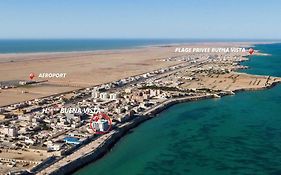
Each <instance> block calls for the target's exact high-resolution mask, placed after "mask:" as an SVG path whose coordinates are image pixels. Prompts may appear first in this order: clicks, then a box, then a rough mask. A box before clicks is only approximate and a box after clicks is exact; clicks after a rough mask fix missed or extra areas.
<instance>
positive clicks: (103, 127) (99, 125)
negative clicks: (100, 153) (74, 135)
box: [92, 119, 109, 132]
mask: <svg viewBox="0 0 281 175" xmlns="http://www.w3.org/2000/svg"><path fill="white" fill-rule="evenodd" d="M92 126H93V128H94V129H95V130H96V131H101V132H105V131H107V130H108V128H109V123H108V121H107V120H104V119H101V120H98V121H95V122H93V124H92Z"/></svg>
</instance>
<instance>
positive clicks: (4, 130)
mask: <svg viewBox="0 0 281 175" xmlns="http://www.w3.org/2000/svg"><path fill="white" fill-rule="evenodd" d="M1 133H2V134H5V135H8V136H10V137H17V136H18V130H17V128H15V127H4V128H2V129H1Z"/></svg>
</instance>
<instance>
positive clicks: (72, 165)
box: [31, 61, 281, 174]
mask: <svg viewBox="0 0 281 175" xmlns="http://www.w3.org/2000/svg"><path fill="white" fill-rule="evenodd" d="M240 62H241V61H240ZM179 64H181V63H179ZM239 69H241V68H238V69H235V70H239ZM235 70H234V72H235V73H239V72H237V71H235ZM242 74H245V73H242ZM264 77H268V79H270V77H271V76H264ZM273 78H277V79H273V82H272V83H270V84H267V83H266V84H265V85H264V86H262V87H258V88H255V87H254V88H253V87H248V88H247V86H244V87H243V86H242V87H241V88H240V89H236V90H233V91H231V90H221V91H220V92H215V91H213V92H212V91H211V92H208V93H204V94H199V95H196V96H184V97H177V98H171V99H168V100H166V101H163V102H161V103H160V104H157V105H156V106H154V107H152V108H148V109H147V111H145V112H144V113H140V114H139V115H138V116H137V117H133V119H132V120H129V121H127V122H125V123H123V124H117V125H116V127H117V128H118V129H114V130H112V132H110V133H108V134H105V135H102V136H100V137H98V138H97V140H91V139H89V140H87V142H88V143H87V144H85V143H84V144H81V145H80V146H79V148H78V149H74V152H72V153H71V154H67V155H64V156H62V157H60V158H58V159H55V160H54V161H53V162H50V163H48V164H46V163H45V161H43V162H42V164H40V166H41V168H40V166H36V167H33V168H32V169H31V172H32V173H33V174H34V173H39V174H68V173H73V172H75V171H77V170H79V169H81V167H83V166H86V165H88V164H89V163H92V162H95V161H96V160H98V159H100V158H102V157H103V156H104V155H106V154H107V153H108V152H109V151H110V149H111V148H112V147H114V145H115V144H116V143H117V142H118V141H119V140H120V139H121V138H122V137H123V136H125V135H126V134H128V133H129V132H130V131H131V129H133V128H136V127H137V126H139V125H140V124H141V123H143V122H145V121H146V120H149V119H152V118H154V117H156V116H158V114H159V113H161V112H163V111H164V110H166V109H168V108H170V107H171V106H173V105H175V104H179V103H187V102H191V101H197V100H202V99H211V98H220V97H222V96H226V95H234V94H235V93H234V92H240V91H251V90H262V89H269V88H271V87H273V86H275V85H276V84H278V83H280V82H281V79H279V78H278V77H273ZM102 84H104V83H102ZM90 87H92V86H90ZM81 89H85V88H84V87H83V88H81ZM63 93H68V92H63ZM56 95H58V94H56ZM51 96H52V95H51ZM119 125H121V126H120V127H119ZM99 139H100V141H99ZM93 146H97V147H96V148H95V149H94V148H93ZM91 148H92V149H91ZM85 149H86V150H85ZM81 152H82V154H81ZM78 155H80V156H78ZM69 157H70V158H69ZM74 158H75V159H74ZM71 159H72V160H71ZM60 160H61V161H62V162H60ZM56 164H58V165H56ZM53 165H54V166H53ZM59 165H61V167H60V166H59ZM33 169H35V170H36V169H37V171H34V172H33V171H32V170H33ZM45 170H46V171H45ZM44 172H45V173H44ZM49 172H51V173H49Z"/></svg>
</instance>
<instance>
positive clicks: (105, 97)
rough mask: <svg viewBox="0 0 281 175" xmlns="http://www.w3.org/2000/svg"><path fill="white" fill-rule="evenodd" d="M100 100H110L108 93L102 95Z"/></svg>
mask: <svg viewBox="0 0 281 175" xmlns="http://www.w3.org/2000/svg"><path fill="white" fill-rule="evenodd" d="M100 99H102V100H107V99H108V94H107V93H106V92H102V93H100Z"/></svg>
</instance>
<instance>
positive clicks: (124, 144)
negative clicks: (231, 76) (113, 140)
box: [75, 44, 281, 175]
mask: <svg viewBox="0 0 281 175" xmlns="http://www.w3.org/2000/svg"><path fill="white" fill-rule="evenodd" d="M257 49H261V50H262V51H265V52H268V53H271V54H272V56H252V57H251V61H249V62H246V63H244V64H245V65H249V66H251V69H249V70H247V71H246V72H249V73H254V74H266V75H268V74H269V75H273V76H281V69H280V68H281V44H274V45H259V46H257ZM89 174H91V175H107V174H111V175H186V174H187V175H189V174H190V175H280V174H281V85H278V86H276V87H274V88H272V89H269V90H262V91H251V92H241V93H238V94H236V95H235V96H227V97H223V98H222V99H210V100H202V101H198V102H191V103H183V104H178V105H175V106H173V107H171V108H169V109H168V110H166V111H164V112H162V113H161V114H159V117H157V118H154V119H152V120H149V121H147V122H145V123H143V124H142V125H140V126H139V127H137V128H135V129H134V130H133V132H132V133H130V134H128V135H127V136H125V137H124V138H123V139H122V140H121V141H120V142H118V143H117V144H116V146H115V147H114V148H113V149H112V150H111V151H110V153H108V154H107V155H106V156H104V157H103V158H102V159H100V160H98V161H96V162H95V163H92V164H89V165H87V166H85V167H84V168H82V169H81V170H79V171H77V172H76V173H75V175H89Z"/></svg>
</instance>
